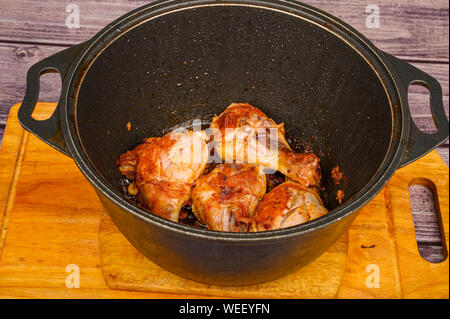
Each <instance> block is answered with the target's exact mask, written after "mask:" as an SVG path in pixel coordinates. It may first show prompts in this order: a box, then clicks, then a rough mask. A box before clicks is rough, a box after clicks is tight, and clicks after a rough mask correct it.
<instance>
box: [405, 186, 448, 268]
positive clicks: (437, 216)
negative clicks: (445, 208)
mask: <svg viewBox="0 0 450 319" xmlns="http://www.w3.org/2000/svg"><path fill="white" fill-rule="evenodd" d="M409 196H410V201H411V208H412V215H413V220H414V228H415V233H416V241H417V246H418V249H419V253H420V256H422V258H423V259H425V260H426V261H428V262H430V263H435V264H437V263H441V262H443V261H444V260H446V259H447V257H448V249H447V247H446V244H445V243H446V241H445V237H444V236H445V235H444V227H443V224H442V217H441V211H440V208H439V202H438V201H439V200H438V198H439V197H438V196H437V190H436V186H435V185H434V183H433V182H432V181H430V180H428V179H426V178H415V179H414V180H413V181H412V182H411V183H410V185H409ZM437 238H440V239H439V240H436V239H437Z"/></svg>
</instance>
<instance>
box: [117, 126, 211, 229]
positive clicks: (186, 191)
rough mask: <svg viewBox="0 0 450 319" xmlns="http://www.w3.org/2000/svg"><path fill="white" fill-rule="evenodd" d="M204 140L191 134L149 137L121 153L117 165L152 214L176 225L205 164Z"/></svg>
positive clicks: (195, 133)
mask: <svg viewBox="0 0 450 319" xmlns="http://www.w3.org/2000/svg"><path fill="white" fill-rule="evenodd" d="M206 141H207V136H206V134H205V133H204V132H192V131H189V132H186V133H169V134H167V135H166V136H164V137H162V138H159V137H156V138H149V139H147V140H146V141H145V142H144V143H143V144H141V145H139V146H138V147H136V148H135V149H134V150H132V151H130V152H127V153H125V154H122V155H121V156H120V158H119V160H118V161H117V164H118V165H119V170H120V171H121V172H122V174H123V175H125V176H126V177H127V178H130V179H134V180H135V182H136V185H137V186H138V188H139V190H140V192H141V194H142V196H143V198H144V200H145V204H146V206H147V207H148V208H149V209H150V210H151V211H152V212H153V213H154V214H156V215H158V216H161V217H164V218H167V219H170V220H172V221H175V222H178V219H179V215H180V210H181V208H182V207H183V205H184V204H186V202H187V201H188V200H189V198H190V195H191V189H192V185H193V183H194V182H195V181H196V180H197V179H198V178H199V177H200V176H201V175H202V174H203V172H204V170H205V167H206V164H207V162H208V156H209V152H208V147H207V145H206Z"/></svg>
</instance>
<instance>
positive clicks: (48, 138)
mask: <svg viewBox="0 0 450 319" xmlns="http://www.w3.org/2000/svg"><path fill="white" fill-rule="evenodd" d="M83 46H84V43H81V44H78V45H76V46H73V47H71V48H68V49H66V50H64V51H61V52H58V53H56V54H55V55H52V56H50V57H48V58H47V59H45V60H42V61H40V62H38V63H36V64H34V65H33V66H32V67H31V68H30V69H29V70H28V74H27V90H26V92H25V97H24V99H23V102H22V105H21V106H20V109H19V111H18V118H19V122H20V124H21V125H22V127H23V128H24V129H26V130H27V131H29V132H31V133H33V134H34V135H36V136H37V137H38V138H40V139H41V140H42V141H44V142H45V143H47V144H49V145H50V146H52V147H54V148H56V149H57V150H58V151H60V152H62V153H64V154H66V155H67V156H71V154H70V152H69V150H68V148H67V145H66V142H65V141H64V137H63V136H62V130H61V123H60V116H59V105H60V103H58V106H57V107H56V109H55V111H54V112H53V114H52V116H51V117H50V118H48V119H47V120H43V121H38V120H35V119H34V118H33V117H32V116H31V114H32V113H33V110H34V108H35V106H36V102H37V99H38V97H39V88H40V85H39V77H40V76H41V75H42V74H45V73H48V72H58V73H59V74H60V75H61V80H62V81H63V82H64V79H65V77H66V73H67V71H68V69H69V67H70V65H71V63H72V62H73V60H74V59H75V57H76V55H77V54H78V53H79V52H80V50H81V49H82V47H83ZM60 102H61V100H60Z"/></svg>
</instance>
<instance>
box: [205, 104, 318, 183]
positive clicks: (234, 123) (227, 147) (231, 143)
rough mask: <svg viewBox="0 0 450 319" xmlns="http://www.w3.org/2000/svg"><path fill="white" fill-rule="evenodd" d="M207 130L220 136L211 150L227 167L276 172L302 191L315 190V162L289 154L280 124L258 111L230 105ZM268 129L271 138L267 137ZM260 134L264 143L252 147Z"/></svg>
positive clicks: (316, 161)
mask: <svg viewBox="0 0 450 319" xmlns="http://www.w3.org/2000/svg"><path fill="white" fill-rule="evenodd" d="M211 128H212V129H213V131H214V130H215V131H216V132H219V133H220V135H219V138H215V140H214V142H215V148H216V151H217V153H218V155H219V156H221V157H222V159H223V160H224V161H226V162H227V163H232V162H238V163H251V164H258V165H261V166H264V167H265V168H269V169H272V170H275V171H280V172H281V173H283V174H284V175H286V176H287V177H288V178H289V179H291V180H293V181H296V182H298V183H300V184H301V185H303V186H305V187H317V186H319V184H320V178H321V174H320V164H319V162H320V160H319V158H318V157H317V156H315V155H314V154H299V153H295V152H293V151H292V149H291V147H290V146H289V144H288V142H287V141H286V138H285V130H284V124H280V125H277V124H276V123H275V122H274V121H273V120H271V119H269V118H268V117H267V116H266V115H265V114H264V113H263V112H262V111H261V110H259V109H258V108H256V107H254V106H252V105H250V104H246V103H240V104H231V105H230V106H229V107H228V108H227V109H226V110H225V111H224V112H223V113H222V114H221V115H219V116H218V117H216V118H214V119H213V122H212V124H211ZM271 129H272V131H273V132H275V134H271V133H270V130H271ZM261 132H263V133H265V134H264V135H265V138H263V139H262V140H263V141H264V142H265V143H259V142H257V143H255V140H256V141H259V140H260V138H259V137H258V134H261ZM255 137H256V138H255ZM274 139H275V140H276V141H275V142H276V143H274ZM273 145H275V146H276V147H274V148H272V146H273Z"/></svg>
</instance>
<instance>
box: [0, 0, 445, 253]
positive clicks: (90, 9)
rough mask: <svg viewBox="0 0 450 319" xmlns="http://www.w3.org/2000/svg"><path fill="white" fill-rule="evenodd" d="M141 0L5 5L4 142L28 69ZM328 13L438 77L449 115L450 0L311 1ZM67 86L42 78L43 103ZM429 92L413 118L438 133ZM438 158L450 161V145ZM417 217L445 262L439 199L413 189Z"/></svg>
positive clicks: (426, 243) (422, 235)
mask: <svg viewBox="0 0 450 319" xmlns="http://www.w3.org/2000/svg"><path fill="white" fill-rule="evenodd" d="M149 2H150V1H138V0H107V1H100V0H73V1H62V0H47V1H44V0H14V1H12V0H0V140H1V139H2V136H3V132H4V129H5V125H6V119H7V116H8V112H9V109H10V107H11V106H12V105H14V104H16V103H18V102H21V100H22V98H23V95H24V92H25V88H26V83H25V78H26V72H27V70H28V68H29V67H30V66H31V65H33V64H34V63H36V62H38V61H40V60H42V59H44V58H46V57H48V56H50V55H52V54H54V53H56V52H58V51H60V50H62V49H64V48H66V47H69V46H71V45H74V44H77V43H79V42H82V41H85V40H87V39H89V38H91V37H92V36H93V35H94V34H95V33H96V32H97V31H99V30H100V29H101V28H103V27H104V26H106V25H107V24H108V23H110V22H111V21H113V20H114V19H116V18H118V17H120V16H121V15H123V14H125V13H127V12H128V11H130V10H132V9H135V8H137V7H139V6H142V5H145V4H147V3H149ZM303 2H305V3H307V4H310V5H312V6H315V7H317V8H320V9H322V10H324V11H327V12H329V13H331V14H333V15H335V16H337V17H339V18H341V19H343V20H344V21H346V22H347V23H349V24H350V25H352V26H353V27H355V28H356V29H357V30H359V31H360V32H361V33H363V34H364V35H365V36H367V37H368V38H369V39H370V40H372V41H373V42H374V43H375V44H376V45H377V46H378V47H379V48H380V49H382V50H384V51H386V52H388V53H390V54H393V55H396V56H397V57H400V58H402V59H404V60H406V61H408V62H411V63H412V64H414V65H415V66H417V67H419V68H420V69H422V70H424V71H425V72H428V73H429V74H431V75H432V76H433V77H435V78H436V79H438V80H439V81H440V83H441V85H442V88H443V92H444V104H445V108H446V111H447V115H448V111H449V92H448V89H449V30H448V28H449V4H448V0H413V1H411V0H397V1H388V0H341V1H336V0H335V1H329V0H305V1H303ZM70 3H74V4H76V5H78V7H79V11H80V28H72V29H69V28H68V27H67V26H66V19H67V17H68V15H69V14H70V13H67V12H66V7H67V5H69V4H70ZM369 4H376V5H377V6H378V7H379V9H380V28H368V27H367V25H366V18H367V16H368V14H367V13H366V8H367V6H368V5H369ZM59 89H60V81H59V80H58V76H57V75H46V76H43V77H42V78H41V92H40V100H41V101H50V102H53V101H57V99H58V94H59ZM428 99H429V97H428V95H427V92H426V91H425V90H424V89H420V88H412V89H411V90H410V97H409V100H410V103H411V109H412V113H413V116H414V120H415V122H416V123H417V125H418V126H419V128H420V129H422V130H423V131H426V132H432V131H433V130H434V129H435V127H434V123H433V120H432V117H431V114H430V111H429V104H428ZM438 151H439V153H440V155H441V156H442V158H443V159H444V161H445V162H446V164H447V165H448V164H449V144H448V142H447V143H446V144H445V145H443V146H442V147H440V148H439V150H438ZM412 193H413V196H412V201H413V204H414V205H413V206H414V209H413V211H414V212H413V213H414V217H415V222H416V230H417V231H416V234H417V238H418V241H419V247H420V251H421V254H422V256H424V257H426V258H427V259H429V260H432V261H439V260H442V258H443V255H442V247H441V246H440V245H441V244H440V242H441V240H440V238H441V237H440V235H439V229H438V228H437V226H436V215H435V213H434V206H433V202H432V194H431V193H430V192H428V191H427V190H426V189H423V188H421V187H414V188H413V191H412Z"/></svg>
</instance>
